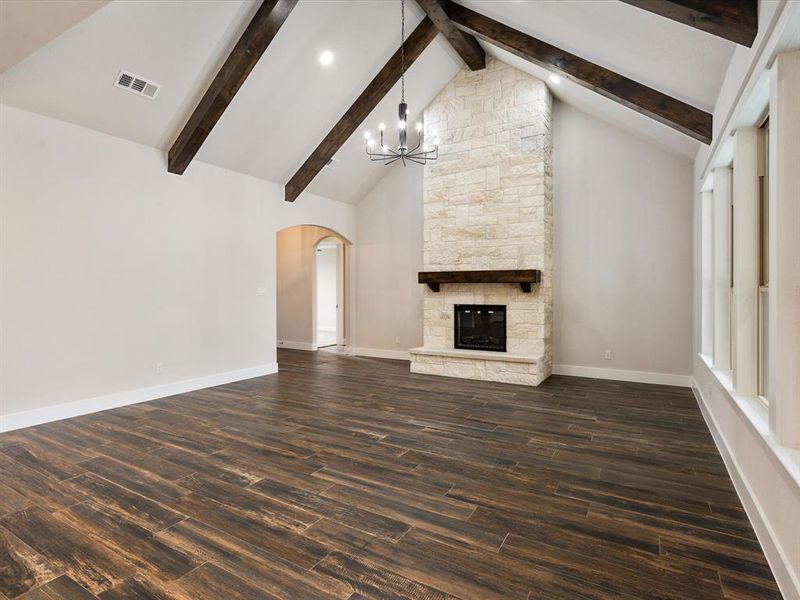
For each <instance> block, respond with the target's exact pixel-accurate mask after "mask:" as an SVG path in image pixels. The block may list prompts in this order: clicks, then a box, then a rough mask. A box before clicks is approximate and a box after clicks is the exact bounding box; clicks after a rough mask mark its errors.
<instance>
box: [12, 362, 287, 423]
mask: <svg viewBox="0 0 800 600" xmlns="http://www.w3.org/2000/svg"><path fill="white" fill-rule="evenodd" d="M277 372H278V363H275V362H273V363H267V364H265V365H259V366H257V367H249V368H247V369H239V370H236V371H227V372H225V373H215V374H213V375H206V376H204V377H196V378H194V379H184V380H182V381H174V382H172V383H164V384H162V385H154V386H152V387H146V388H141V389H138V390H129V391H126V392H117V393H115V394H108V395H106V396H96V397H94V398H86V399H85V400H76V401H74V402H67V403H64V404H56V405H54V406H46V407H44V408H36V409H33V410H26V411H22V412H16V413H11V414H8V415H2V416H0V432H4V431H12V430H14V429H22V428H24V427H32V426H34V425H41V424H42V423H50V422H51V421H60V420H62V419H69V418H71V417H79V416H81V415H87V414H89V413H93V412H98V411H101V410H108V409H111V408H119V407H120V406H127V405H129V404H138V403H139V402H147V401H148V400H156V399H158V398H166V397H167V396H174V395H175V394H184V393H186V392H193V391H195V390H202V389H204V388H209V387H214V386H216V385H223V384H226V383H232V382H234V381H241V380H243V379H252V378H253V377H261V376H262V375H271V374H272V373H277Z"/></svg>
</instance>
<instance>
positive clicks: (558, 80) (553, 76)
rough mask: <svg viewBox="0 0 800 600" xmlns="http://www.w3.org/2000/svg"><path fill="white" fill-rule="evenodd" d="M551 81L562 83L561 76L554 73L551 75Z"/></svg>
mask: <svg viewBox="0 0 800 600" xmlns="http://www.w3.org/2000/svg"><path fill="white" fill-rule="evenodd" d="M550 83H554V84H556V85H558V84H559V83H561V77H559V76H558V75H556V74H555V73H553V74H552V75H550Z"/></svg>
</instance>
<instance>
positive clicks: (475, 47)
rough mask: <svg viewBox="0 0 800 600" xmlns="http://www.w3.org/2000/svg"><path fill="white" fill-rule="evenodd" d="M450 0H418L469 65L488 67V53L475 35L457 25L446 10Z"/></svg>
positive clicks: (473, 68)
mask: <svg viewBox="0 0 800 600" xmlns="http://www.w3.org/2000/svg"><path fill="white" fill-rule="evenodd" d="M449 1H450V0H417V4H419V5H420V7H421V8H422V10H424V11H425V14H427V15H428V18H429V19H430V20H431V21H433V24H434V25H436V29H438V30H439V31H441V32H442V35H444V37H445V38H447V41H448V42H450V45H451V46H452V47H453V50H455V51H456V52H457V53H458V55H459V56H460V57H461V58H462V60H463V61H464V62H465V63H467V66H468V67H469V68H470V69H471V70H473V71H480V70H481V69H485V68H486V53H485V52H484V51H483V48H481V45H480V44H479V43H478V40H476V39H475V37H474V36H471V35H469V34H468V33H464V32H463V31H461V30H460V29H459V28H458V27H456V26H455V25H454V24H453V22H452V21H451V20H450V17H448V16H447V13H446V12H445V11H444V6H445V5H446V4H447V3H448V2H449Z"/></svg>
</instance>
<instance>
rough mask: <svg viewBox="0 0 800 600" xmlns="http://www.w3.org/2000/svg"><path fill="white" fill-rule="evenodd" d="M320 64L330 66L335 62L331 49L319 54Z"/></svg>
mask: <svg viewBox="0 0 800 600" xmlns="http://www.w3.org/2000/svg"><path fill="white" fill-rule="evenodd" d="M319 64H321V65H322V66H323V67H329V66H330V65H332V64H333V52H331V51H330V50H325V51H324V52H322V54H320V55H319Z"/></svg>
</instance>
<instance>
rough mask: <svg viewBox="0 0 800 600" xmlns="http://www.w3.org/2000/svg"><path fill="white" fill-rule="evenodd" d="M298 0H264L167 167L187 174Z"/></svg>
mask: <svg viewBox="0 0 800 600" xmlns="http://www.w3.org/2000/svg"><path fill="white" fill-rule="evenodd" d="M297 1H298V0H264V1H263V2H262V3H261V6H260V7H259V8H258V10H257V11H256V14H255V15H254V16H253V18H252V20H251V21H250V24H249V25H248V26H247V29H245V31H244V33H243V34H242V37H240V38H239V41H238V42H237V43H236V46H234V48H233V50H231V53H230V55H229V56H228V58H227V60H226V61H225V64H223V65H222V68H221V69H220V70H219V72H218V73H217V75H216V77H214V80H213V81H212V82H211V85H210V86H209V87H208V89H207V90H206V93H205V94H204V95H203V98H202V99H201V100H200V103H199V104H198V105H197V107H196V108H195V109H194V112H193V113H192V116H191V117H189V120H188V121H187V122H186V125H184V127H183V130H182V131H181V132H180V134H179V135H178V138H177V139H176V140H175V143H174V144H172V147H171V148H170V149H169V153H168V155H167V159H168V160H167V170H168V171H169V172H170V173H176V174H178V175H181V174H183V172H184V171H185V170H186V167H188V166H189V163H190V162H192V159H193V158H194V156H195V154H197V152H198V150H200V146H202V145H203V142H204V141H205V140H206V138H207V137H208V134H209V133H211V130H212V129H213V128H214V125H216V124H217V121H219V119H220V117H222V114H223V113H224V112H225V109H226V108H228V105H229V104H230V103H231V101H232V100H233V97H234V96H235V95H236V92H238V91H239V88H240V87H242V84H243V83H244V82H245V80H246V79H247V76H248V75H250V72H251V71H252V70H253V68H254V67H255V66H256V63H258V59H259V58H261V55H262V54H264V51H265V50H266V49H267V46H269V45H270V43H271V42H272V40H273V39H275V36H276V35H277V34H278V31H279V30H280V28H281V26H282V25H283V24H284V23H285V22H286V19H287V18H288V17H289V14H290V13H291V12H292V9H293V8H294V7H295V5H296V4H297Z"/></svg>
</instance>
